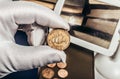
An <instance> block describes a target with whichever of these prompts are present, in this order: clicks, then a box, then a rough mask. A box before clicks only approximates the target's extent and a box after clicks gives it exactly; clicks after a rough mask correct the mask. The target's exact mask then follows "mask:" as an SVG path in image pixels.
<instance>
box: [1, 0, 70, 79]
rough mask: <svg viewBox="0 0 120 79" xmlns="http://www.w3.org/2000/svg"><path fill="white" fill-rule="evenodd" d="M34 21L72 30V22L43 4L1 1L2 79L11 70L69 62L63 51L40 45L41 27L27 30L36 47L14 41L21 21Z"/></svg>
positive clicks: (29, 22) (25, 22)
mask: <svg viewBox="0 0 120 79" xmlns="http://www.w3.org/2000/svg"><path fill="white" fill-rule="evenodd" d="M33 23H37V24H38V25H42V26H44V27H46V26H48V27H51V28H63V29H67V30H69V25H68V24H67V23H65V21H64V20H63V19H62V18H61V17H60V16H58V15H56V14H55V13H54V12H53V11H52V10H50V9H48V8H46V7H44V6H40V5H37V4H35V3H32V2H27V1H10V0H9V1H3V2H1V1H0V78H2V77H4V76H6V75H8V74H10V73H12V72H16V71H22V70H28V69H33V68H37V67H41V66H44V65H46V64H48V63H53V62H59V61H63V62H65V61H66V54H65V53H64V51H59V50H56V49H53V48H50V47H49V46H42V45H41V46H38V45H39V44H41V41H42V40H44V39H43V37H44V30H43V29H42V28H37V29H35V28H34V29H33V30H34V31H32V32H30V33H28V35H29V34H30V35H31V36H29V38H30V39H31V40H32V41H31V40H28V41H29V42H31V44H32V45H34V46H21V45H18V44H16V43H15V40H14V35H15V33H16V31H17V29H18V26H19V24H33ZM28 28H29V26H28ZM36 39H37V42H36ZM38 40H39V41H38Z"/></svg>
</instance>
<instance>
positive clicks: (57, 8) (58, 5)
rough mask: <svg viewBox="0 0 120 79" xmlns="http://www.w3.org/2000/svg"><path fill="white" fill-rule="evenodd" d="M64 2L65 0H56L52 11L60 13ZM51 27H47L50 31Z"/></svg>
mask: <svg viewBox="0 0 120 79" xmlns="http://www.w3.org/2000/svg"><path fill="white" fill-rule="evenodd" d="M64 3H65V0H57V3H56V5H55V8H54V12H55V13H56V14H58V15H60V14H61V11H62V8H63V5H64ZM51 30H52V29H51V28H50V29H49V32H50V31H51Z"/></svg>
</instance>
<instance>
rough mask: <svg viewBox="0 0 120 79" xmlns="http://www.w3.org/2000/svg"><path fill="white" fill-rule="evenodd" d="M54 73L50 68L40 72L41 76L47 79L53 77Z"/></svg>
mask: <svg viewBox="0 0 120 79" xmlns="http://www.w3.org/2000/svg"><path fill="white" fill-rule="evenodd" d="M54 74H55V72H54V71H53V70H52V69H50V68H45V69H44V70H43V71H42V76H43V77H44V78H47V79H51V78H52V77H53V76H54Z"/></svg>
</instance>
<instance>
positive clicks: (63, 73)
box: [58, 69, 68, 78]
mask: <svg viewBox="0 0 120 79" xmlns="http://www.w3.org/2000/svg"><path fill="white" fill-rule="evenodd" d="M58 76H59V77H61V78H66V77H67V76H68V71H67V70H65V69H60V70H59V71H58Z"/></svg>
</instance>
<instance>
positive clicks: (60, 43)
mask: <svg viewBox="0 0 120 79" xmlns="http://www.w3.org/2000/svg"><path fill="white" fill-rule="evenodd" d="M47 43H48V45H49V46H50V47H52V48H55V49H58V50H65V49H66V48H67V47H68V46H69V45H70V35H69V33H68V31H66V30H63V29H54V30H52V31H51V32H50V33H49V34H48V37H47Z"/></svg>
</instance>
